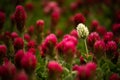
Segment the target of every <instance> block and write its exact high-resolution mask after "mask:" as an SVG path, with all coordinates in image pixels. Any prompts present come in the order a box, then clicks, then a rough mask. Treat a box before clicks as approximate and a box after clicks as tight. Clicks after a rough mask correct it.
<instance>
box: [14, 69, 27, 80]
mask: <svg viewBox="0 0 120 80" xmlns="http://www.w3.org/2000/svg"><path fill="white" fill-rule="evenodd" d="M14 80H28V75H27V74H26V73H25V72H24V71H20V72H19V73H17V75H16V76H15V78H14Z"/></svg>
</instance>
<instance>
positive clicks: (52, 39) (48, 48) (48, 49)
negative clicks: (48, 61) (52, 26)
mask: <svg viewBox="0 0 120 80" xmlns="http://www.w3.org/2000/svg"><path fill="white" fill-rule="evenodd" d="M56 45H57V37H56V36H55V34H49V35H48V36H47V37H46V38H45V40H44V41H43V43H42V45H41V46H40V51H41V53H42V54H47V55H49V56H51V57H53V56H54V55H55V54H54V53H53V50H54V47H55V46H56Z"/></svg>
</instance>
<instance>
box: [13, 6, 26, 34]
mask: <svg viewBox="0 0 120 80" xmlns="http://www.w3.org/2000/svg"><path fill="white" fill-rule="evenodd" d="M14 16H15V22H16V26H17V29H18V31H20V32H22V31H23V29H24V26H25V21H26V18H27V14H26V12H25V10H24V8H23V7H22V6H21V5H18V6H17V7H16V10H15V13H14Z"/></svg>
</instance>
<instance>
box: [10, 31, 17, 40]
mask: <svg viewBox="0 0 120 80" xmlns="http://www.w3.org/2000/svg"><path fill="white" fill-rule="evenodd" d="M17 37H18V34H17V33H16V32H12V33H11V38H12V39H13V40H14V39H15V38H17Z"/></svg>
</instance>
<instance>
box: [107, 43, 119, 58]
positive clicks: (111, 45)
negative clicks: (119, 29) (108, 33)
mask: <svg viewBox="0 0 120 80" xmlns="http://www.w3.org/2000/svg"><path fill="white" fill-rule="evenodd" d="M116 51H117V44H116V43H115V42H114V41H109V42H108V43H107V44H106V55H107V57H108V58H110V59H111V58H112V57H113V55H114V52H116Z"/></svg>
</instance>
